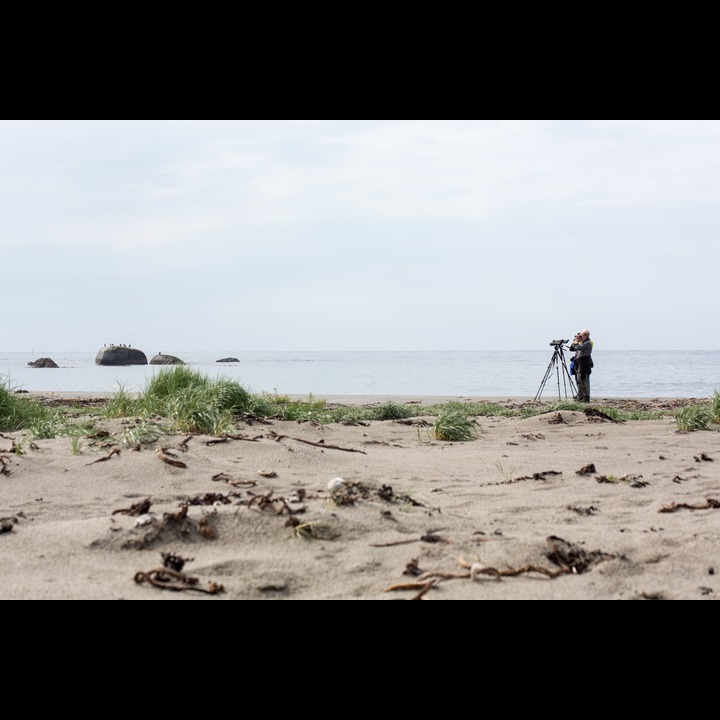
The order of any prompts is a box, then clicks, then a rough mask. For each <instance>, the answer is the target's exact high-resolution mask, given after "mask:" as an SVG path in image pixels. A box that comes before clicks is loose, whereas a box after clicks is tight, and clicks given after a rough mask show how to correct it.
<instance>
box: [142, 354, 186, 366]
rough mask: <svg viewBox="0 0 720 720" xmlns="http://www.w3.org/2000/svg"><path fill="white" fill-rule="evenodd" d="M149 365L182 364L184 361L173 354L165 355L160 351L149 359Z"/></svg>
mask: <svg viewBox="0 0 720 720" xmlns="http://www.w3.org/2000/svg"><path fill="white" fill-rule="evenodd" d="M150 364H151V365H184V364H185V363H184V362H183V361H182V360H181V359H180V358H179V357H175V356H174V355H165V354H164V353H160V354H159V355H156V356H155V357H154V358H153V359H152V360H151V361H150Z"/></svg>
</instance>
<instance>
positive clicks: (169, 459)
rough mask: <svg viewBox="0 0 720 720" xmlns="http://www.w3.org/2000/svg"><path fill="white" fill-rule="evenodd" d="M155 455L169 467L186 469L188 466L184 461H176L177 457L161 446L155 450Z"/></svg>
mask: <svg viewBox="0 0 720 720" xmlns="http://www.w3.org/2000/svg"><path fill="white" fill-rule="evenodd" d="M155 454H156V455H157V456H158V457H159V458H160V459H161V460H162V461H163V462H164V463H167V464H168V465H172V466H173V467H180V468H186V467H187V465H186V464H185V463H184V462H183V461H182V460H176V459H175V456H174V455H173V454H172V453H171V452H170V450H169V449H168V448H161V447H160V446H159V445H158V446H157V447H156V448H155Z"/></svg>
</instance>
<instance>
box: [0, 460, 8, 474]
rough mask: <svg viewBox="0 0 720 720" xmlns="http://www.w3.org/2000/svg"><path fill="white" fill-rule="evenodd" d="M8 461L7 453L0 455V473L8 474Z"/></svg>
mask: <svg viewBox="0 0 720 720" xmlns="http://www.w3.org/2000/svg"><path fill="white" fill-rule="evenodd" d="M9 463H10V458H9V457H8V456H7V455H0V475H9V474H10V470H9V469H8V465H9Z"/></svg>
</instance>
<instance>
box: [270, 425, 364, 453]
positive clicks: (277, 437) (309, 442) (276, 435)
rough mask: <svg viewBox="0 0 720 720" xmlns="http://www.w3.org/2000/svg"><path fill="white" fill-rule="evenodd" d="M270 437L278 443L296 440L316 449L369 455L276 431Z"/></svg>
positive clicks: (354, 449) (353, 449)
mask: <svg viewBox="0 0 720 720" xmlns="http://www.w3.org/2000/svg"><path fill="white" fill-rule="evenodd" d="M269 436H270V437H271V438H272V439H273V440H275V441H276V442H280V440H285V439H287V440H295V441H296V442H301V443H305V444H306V445H314V446H315V447H320V448H323V449H325V448H328V449H330V450H344V451H345V452H357V453H362V454H363V455H367V453H366V452H365V451H364V450H359V449H358V448H344V447H340V446H339V445H327V444H326V443H325V441H324V440H319V441H318V442H314V441H313V440H304V439H303V438H296V437H291V436H290V435H280V434H279V433H276V432H275V431H274V430H271V431H270V432H269Z"/></svg>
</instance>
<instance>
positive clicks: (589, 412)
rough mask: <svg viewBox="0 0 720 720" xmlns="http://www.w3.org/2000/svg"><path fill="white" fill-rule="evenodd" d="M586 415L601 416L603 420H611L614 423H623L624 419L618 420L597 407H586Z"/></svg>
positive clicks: (591, 416)
mask: <svg viewBox="0 0 720 720" xmlns="http://www.w3.org/2000/svg"><path fill="white" fill-rule="evenodd" d="M584 412H585V415H587V417H589V418H599V419H602V420H609V421H610V422H614V423H621V422H623V421H622V420H616V419H615V418H613V417H610V416H609V415H608V414H607V413H604V412H603V411H602V410H597V409H596V408H585V411H584Z"/></svg>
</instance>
